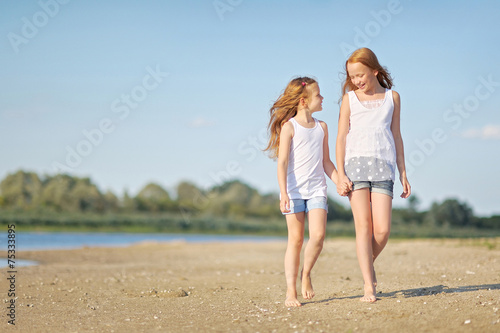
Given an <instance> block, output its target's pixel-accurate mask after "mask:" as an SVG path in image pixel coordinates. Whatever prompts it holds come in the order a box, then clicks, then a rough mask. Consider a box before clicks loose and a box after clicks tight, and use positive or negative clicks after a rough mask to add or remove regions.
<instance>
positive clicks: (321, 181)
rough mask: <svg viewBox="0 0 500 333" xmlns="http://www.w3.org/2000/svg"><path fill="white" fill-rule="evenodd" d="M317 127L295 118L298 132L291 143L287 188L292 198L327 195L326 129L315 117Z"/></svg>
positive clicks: (294, 126) (292, 120)
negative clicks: (308, 125) (301, 123)
mask: <svg viewBox="0 0 500 333" xmlns="http://www.w3.org/2000/svg"><path fill="white" fill-rule="evenodd" d="M313 119H314V122H315V125H314V127H313V128H306V127H303V126H301V125H300V124H299V123H298V122H297V121H296V120H295V119H294V118H291V119H290V120H289V121H290V122H291V123H292V125H293V131H294V135H293V138H292V143H291V145H290V155H289V159H288V171H287V191H288V197H289V198H290V199H304V200H307V199H311V198H314V197H319V196H323V197H326V195H327V193H326V179H325V170H324V168H323V140H324V138H325V133H324V131H323V127H321V124H320V123H319V121H318V120H317V119H315V118H313Z"/></svg>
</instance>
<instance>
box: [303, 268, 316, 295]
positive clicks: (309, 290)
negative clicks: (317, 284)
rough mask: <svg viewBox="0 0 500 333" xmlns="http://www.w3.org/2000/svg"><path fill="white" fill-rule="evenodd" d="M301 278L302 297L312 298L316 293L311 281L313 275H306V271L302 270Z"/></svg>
mask: <svg viewBox="0 0 500 333" xmlns="http://www.w3.org/2000/svg"><path fill="white" fill-rule="evenodd" d="M300 275H301V280H302V297H304V299H311V298H313V297H314V296H315V295H316V294H315V293H314V289H313V286H312V282H311V275H307V276H304V272H303V271H302V272H301V274H300Z"/></svg>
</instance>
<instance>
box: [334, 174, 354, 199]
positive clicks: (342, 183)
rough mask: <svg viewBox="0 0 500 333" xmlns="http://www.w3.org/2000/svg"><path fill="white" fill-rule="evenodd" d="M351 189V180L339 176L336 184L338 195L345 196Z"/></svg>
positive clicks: (344, 176)
mask: <svg viewBox="0 0 500 333" xmlns="http://www.w3.org/2000/svg"><path fill="white" fill-rule="evenodd" d="M351 191H352V182H351V180H350V179H349V178H348V177H347V176H346V175H343V176H339V183H338V185H337V193H338V194H339V195H340V196H343V197H346V196H347V195H349V193H350V192H351Z"/></svg>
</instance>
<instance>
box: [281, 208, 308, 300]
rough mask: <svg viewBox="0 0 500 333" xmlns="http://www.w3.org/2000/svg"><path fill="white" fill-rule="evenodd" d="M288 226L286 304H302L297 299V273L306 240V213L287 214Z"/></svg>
mask: <svg viewBox="0 0 500 333" xmlns="http://www.w3.org/2000/svg"><path fill="white" fill-rule="evenodd" d="M285 217H286V224H287V227H288V244H287V247H286V253H285V277H286V288H287V289H286V299H285V306H287V307H290V306H301V305H302V304H301V303H300V302H299V300H298V299H297V287H296V283H297V275H298V272H299V265H300V251H301V249H302V244H303V242H304V222H305V213H304V212H301V213H296V214H288V215H285Z"/></svg>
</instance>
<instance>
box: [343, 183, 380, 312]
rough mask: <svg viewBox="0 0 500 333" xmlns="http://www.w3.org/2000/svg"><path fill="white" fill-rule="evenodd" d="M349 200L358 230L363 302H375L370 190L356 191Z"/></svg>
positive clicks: (358, 253)
mask: <svg viewBox="0 0 500 333" xmlns="http://www.w3.org/2000/svg"><path fill="white" fill-rule="evenodd" d="M349 200H350V201H351V209H352V215H353V217H354V226H355V229H356V253H357V256H358V262H359V267H360V269H361V274H362V275H363V280H364V296H363V297H362V298H361V301H363V302H375V301H376V300H377V297H376V288H375V285H374V281H373V275H374V270H373V249H372V238H373V224H372V210H371V202H370V190H369V189H367V188H363V189H360V190H355V191H353V192H352V193H351V194H350V195H349Z"/></svg>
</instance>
